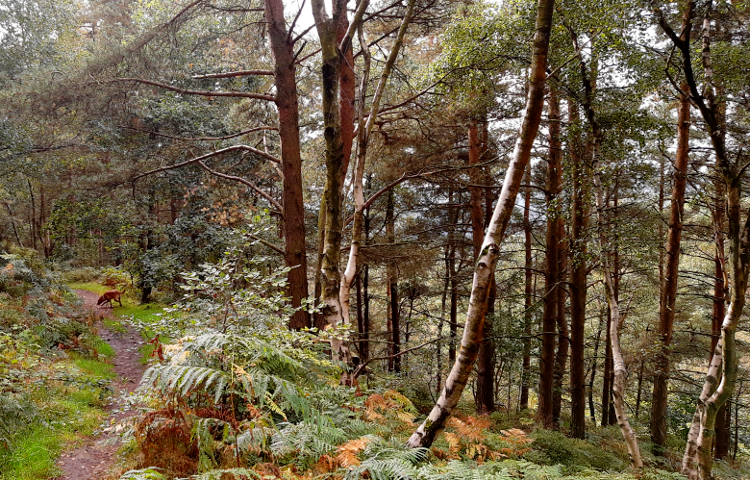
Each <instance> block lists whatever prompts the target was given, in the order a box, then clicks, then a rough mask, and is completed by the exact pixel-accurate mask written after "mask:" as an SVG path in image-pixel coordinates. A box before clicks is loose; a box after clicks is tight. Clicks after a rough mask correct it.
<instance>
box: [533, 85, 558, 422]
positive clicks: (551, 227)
mask: <svg viewBox="0 0 750 480" xmlns="http://www.w3.org/2000/svg"><path fill="white" fill-rule="evenodd" d="M549 92H550V93H549V96H548V100H547V109H548V112H549V113H548V116H549V124H550V125H549V130H550V135H549V155H548V169H547V172H548V173H547V235H546V247H545V248H546V259H545V268H544V312H543V313H542V350H541V356H540V358H539V408H538V410H537V417H538V419H539V421H540V422H541V423H542V424H543V425H544V427H545V428H553V427H554V418H553V404H554V402H553V397H554V383H555V379H554V374H555V338H556V337H557V328H556V324H557V291H558V288H557V282H558V266H559V260H558V253H557V252H558V247H559V239H558V238H557V234H558V228H557V207H556V206H555V199H556V198H557V192H558V190H559V189H560V186H559V183H560V178H559V174H560V104H559V101H558V99H557V95H556V94H555V93H554V90H553V89H550V90H549Z"/></svg>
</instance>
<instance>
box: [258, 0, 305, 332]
mask: <svg viewBox="0 0 750 480" xmlns="http://www.w3.org/2000/svg"><path fill="white" fill-rule="evenodd" d="M265 16H266V22H268V38H269V40H270V43H271V52H272V53H273V58H274V77H275V81H276V97H275V102H276V108H277V109H278V112H279V139H280V142H281V171H282V173H283V176H284V178H283V184H284V189H283V190H284V193H283V203H284V261H285V263H286V266H287V267H290V268H291V270H289V273H288V275H287V281H288V282H289V286H288V287H287V288H288V295H289V296H290V297H291V299H292V307H294V308H298V307H300V306H301V305H302V301H303V300H304V299H306V298H307V296H308V287H307V254H306V248H305V207H304V202H303V198H302V158H301V154H300V141H299V106H298V103H297V81H296V64H295V56H294V41H293V39H292V37H291V34H290V32H288V31H287V28H286V19H285V18H284V3H283V1H282V0H266V2H265ZM310 326H312V324H311V321H310V315H309V314H308V313H307V312H306V311H304V310H298V311H297V312H295V313H294V315H293V316H292V318H290V319H289V328H292V329H297V330H298V329H301V328H304V327H310Z"/></svg>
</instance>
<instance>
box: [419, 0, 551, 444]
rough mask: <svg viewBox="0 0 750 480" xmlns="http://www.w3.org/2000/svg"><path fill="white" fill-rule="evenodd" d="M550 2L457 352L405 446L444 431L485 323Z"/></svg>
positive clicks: (545, 44)
mask: <svg viewBox="0 0 750 480" xmlns="http://www.w3.org/2000/svg"><path fill="white" fill-rule="evenodd" d="M553 6H554V0H539V1H538V4H537V15H536V33H535V34H534V46H533V53H532V57H531V72H530V77H529V82H530V85H529V91H528V96H527V100H526V110H525V113H524V116H523V121H522V124H521V129H520V131H519V134H518V139H517V140H516V144H515V148H514V151H513V156H512V157H511V161H510V164H509V165H508V170H507V172H506V176H505V181H504V182H503V187H502V190H501V192H500V196H499V198H498V202H497V206H496V207H495V211H494V213H493V216H492V219H491V221H490V222H489V224H488V226H487V232H486V234H485V238H484V242H483V243H482V249H481V252H480V255H479V260H478V261H477V262H476V266H475V270H474V281H473V284H472V288H471V297H470V299H469V310H468V312H467V315H466V322H465V326H464V334H463V338H462V339H461V350H460V352H459V354H458V357H457V358H456V363H455V364H454V365H453V368H452V369H451V372H450V374H449V375H448V378H447V379H446V382H445V386H444V387H443V390H442V392H441V394H440V398H439V399H438V401H437V402H436V404H435V406H434V407H433V409H432V411H431V412H430V414H429V415H428V417H427V419H426V420H425V421H424V422H423V423H422V424H421V425H420V426H419V427H418V428H417V430H416V431H415V432H414V433H413V434H412V436H411V437H410V438H409V440H408V441H407V445H408V446H410V447H429V446H430V445H432V442H433V441H434V439H435V437H436V436H437V434H438V433H440V431H442V430H443V428H444V426H445V422H446V420H447V419H448V418H449V417H450V415H451V413H452V412H453V409H454V408H455V407H456V405H457V404H458V401H459V399H460V398H461V394H462V393H463V390H464V387H465V386H466V382H467V381H468V379H469V376H470V375H471V371H472V368H473V366H474V362H475V361H476V357H477V355H478V353H479V348H478V347H479V342H480V341H481V334H482V329H483V327H484V317H485V314H486V312H487V298H488V296H489V291H490V287H491V285H492V278H493V273H494V270H495V265H496V264H497V259H498V254H499V252H500V244H501V242H502V240H503V236H504V235H505V230H506V228H507V226H508V222H509V221H510V217H511V214H512V212H513V209H514V207H515V203H516V196H517V195H518V190H519V189H520V186H521V179H522V178H523V174H524V171H525V170H526V166H527V164H528V163H529V158H530V156H531V149H532V146H533V143H534V139H535V138H536V134H537V131H538V129H539V123H540V121H541V117H542V110H543V108H544V89H545V80H546V78H545V77H546V73H545V69H546V66H547V52H548V49H549V39H550V31H551V28H552V12H553Z"/></svg>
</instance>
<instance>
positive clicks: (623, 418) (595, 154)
mask: <svg viewBox="0 0 750 480" xmlns="http://www.w3.org/2000/svg"><path fill="white" fill-rule="evenodd" d="M570 34H571V38H572V40H573V46H574V48H575V49H576V51H577V52H579V53H578V59H579V64H580V70H581V79H582V81H583V88H584V93H585V97H584V101H583V107H584V110H585V111H586V117H587V118H588V121H589V124H590V126H591V133H592V137H593V148H592V152H591V153H592V155H591V158H592V172H593V176H594V198H595V200H596V219H597V227H598V234H599V246H600V248H601V273H602V277H604V291H605V296H606V299H607V305H608V306H609V315H610V317H609V325H610V332H609V338H610V342H611V344H612V361H613V369H614V381H613V385H612V400H613V403H614V410H615V415H616V417H617V424H618V425H619V426H620V431H621V432H622V436H623V438H624V440H625V444H626V445H627V447H628V453H629V454H630V463H631V465H632V466H633V467H634V468H638V469H640V468H643V461H642V460H641V452H640V449H639V448H638V440H637V438H636V436H635V432H634V431H633V428H632V427H631V426H630V422H629V421H628V415H627V412H626V410H625V386H626V380H627V376H628V370H627V367H626V366H625V360H624V359H623V357H622V349H621V347H620V328H621V327H622V321H623V318H622V316H621V315H620V306H619V302H618V301H617V286H616V285H615V281H616V279H615V274H616V271H615V268H614V266H613V265H612V263H611V260H612V259H611V256H610V254H609V251H608V248H609V239H608V238H607V230H606V224H605V211H606V204H605V201H604V191H603V188H602V180H601V174H600V172H599V170H600V167H599V151H600V146H601V140H602V131H601V128H600V126H599V122H598V120H597V117H596V112H595V111H594V107H593V95H594V82H593V81H592V79H591V78H590V76H589V71H588V68H587V67H586V64H585V62H584V60H583V56H582V55H581V53H580V52H581V50H580V48H579V46H578V38H577V36H576V34H575V32H574V31H573V30H572V29H571V30H570Z"/></svg>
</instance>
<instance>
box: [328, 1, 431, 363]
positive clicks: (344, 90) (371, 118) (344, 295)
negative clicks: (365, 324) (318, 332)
mask: <svg viewBox="0 0 750 480" xmlns="http://www.w3.org/2000/svg"><path fill="white" fill-rule="evenodd" d="M415 1H416V0H410V2H409V5H408V7H407V10H406V13H405V15H404V17H403V19H402V20H401V26H400V28H399V31H398V35H397V37H396V41H395V42H394V45H393V47H392V48H391V52H390V54H389V56H388V59H387V61H386V63H385V66H384V67H383V71H382V73H381V74H380V80H379V81H378V85H377V87H376V88H375V93H374V95H373V98H372V102H371V104H370V110H369V114H368V115H367V121H365V102H366V99H367V84H368V80H369V75H370V51H369V45H368V43H367V41H366V40H365V38H364V32H363V29H362V28H358V32H359V40H360V44H361V46H362V50H361V51H362V57H363V59H364V72H363V75H362V82H361V84H360V98H359V104H360V108H359V115H358V117H359V118H358V123H359V132H358V133H359V136H358V143H357V150H358V151H357V157H356V164H355V168H354V175H353V179H352V184H353V187H354V223H353V225H352V243H351V246H350V248H349V260H348V261H347V264H346V269H345V270H344V274H343V275H342V276H341V285H340V287H339V299H340V302H341V310H342V314H343V320H344V323H349V319H348V317H349V297H350V293H351V285H352V282H353V281H354V276H355V274H356V272H357V262H358V259H359V250H360V243H361V241H362V227H363V216H364V209H365V196H364V175H365V162H366V160H367V148H368V145H369V141H370V134H371V133H372V129H373V125H374V124H375V122H376V121H377V118H378V112H379V109H380V100H381V98H382V96H383V92H384V90H385V86H386V83H387V82H388V77H389V76H390V74H391V70H392V69H393V65H394V64H395V63H396V59H397V58H398V55H399V53H400V51H401V46H402V45H403V43H404V37H405V36H406V30H407V28H408V26H409V23H410V22H411V17H412V15H413V13H414V4H415ZM359 8H360V9H361V8H362V5H360V6H359ZM348 26H349V23H348V22H347V21H346V15H343V19H342V22H341V23H340V24H339V36H338V37H337V38H338V41H339V42H341V41H342V39H343V38H344V36H343V35H344V33H345V31H346V27H348ZM360 27H361V25H360ZM342 29H343V30H344V33H342V32H341V30H342ZM353 64H354V59H353V56H352V49H351V48H349V49H348V50H347V51H346V54H345V61H344V62H343V64H342V67H341V76H342V85H341V98H340V102H341V117H342V122H343V125H344V126H342V138H343V140H344V167H343V168H342V169H341V173H342V174H343V175H345V174H346V168H347V167H346V165H347V164H348V158H349V155H350V153H351V144H352V138H351V137H352V135H353V133H354V130H353V118H354V117H353V115H354V114H353V110H352V111H351V112H350V110H351V109H352V105H351V102H352V101H353V99H354V72H353V71H352V69H351V66H352V65H353ZM349 77H351V78H349ZM345 82H347V84H346V85H344V83H345ZM349 83H351V85H349ZM349 90H351V92H350V91H349ZM350 115H351V117H352V124H351V125H349V124H348V123H347V122H344V121H343V119H344V117H346V118H348V116H350ZM343 180H344V178H343V177H342V178H341V181H342V184H343ZM392 191H393V190H389V194H390V193H391V192H392ZM389 198H390V197H389ZM389 201H390V200H389ZM394 331H395V330H394ZM396 361H397V364H398V363H399V362H400V360H398V359H397V360H396Z"/></svg>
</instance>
